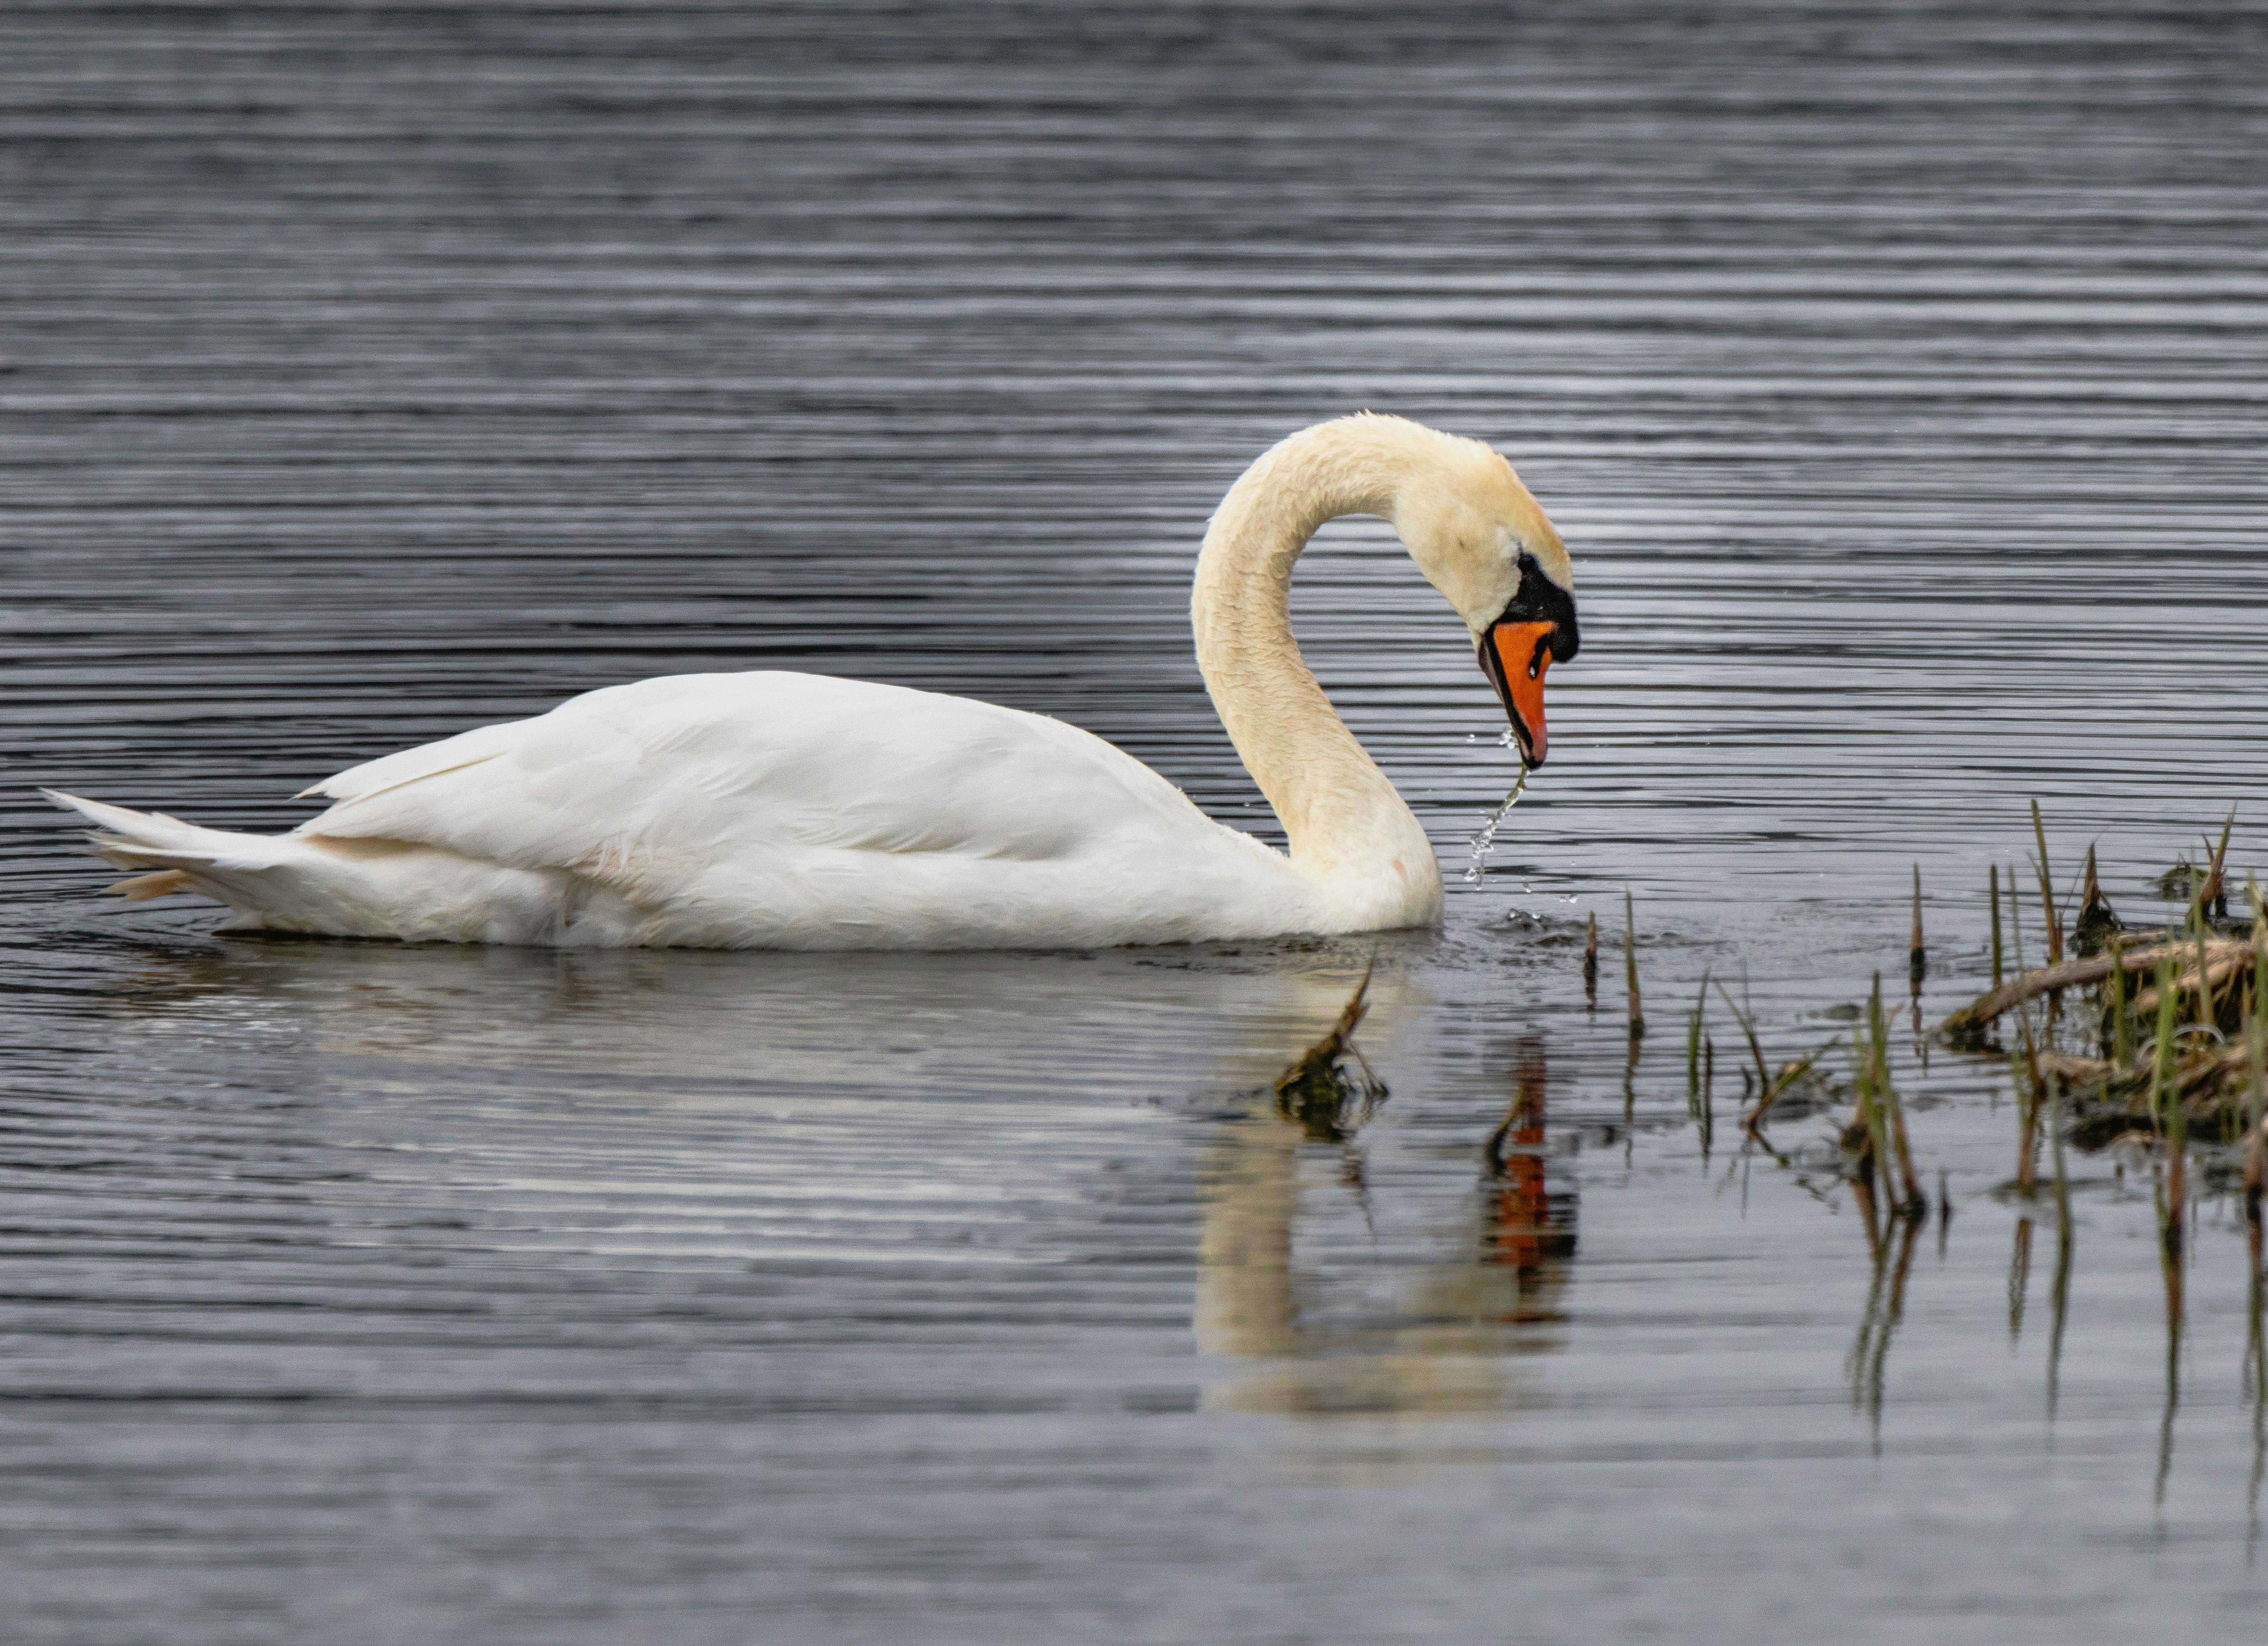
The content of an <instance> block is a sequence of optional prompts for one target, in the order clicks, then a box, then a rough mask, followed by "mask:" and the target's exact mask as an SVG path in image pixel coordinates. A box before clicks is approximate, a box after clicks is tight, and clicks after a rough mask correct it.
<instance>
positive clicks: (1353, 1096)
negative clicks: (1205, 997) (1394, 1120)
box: [1275, 966, 1387, 1143]
mask: <svg viewBox="0 0 2268 1646" xmlns="http://www.w3.org/2000/svg"><path fill="white" fill-rule="evenodd" d="M1371 970H1372V969H1371V967H1367V966H1366V967H1365V968H1364V969H1363V974H1362V981H1361V982H1360V983H1359V984H1357V985H1355V991H1354V994H1353V996H1352V997H1351V999H1349V1000H1348V1001H1347V1003H1346V1005H1345V1006H1344V1008H1342V1009H1341V1010H1340V1012H1339V1015H1338V1021H1337V1022H1335V1023H1333V1024H1332V1025H1331V1027H1330V1029H1329V1031H1328V1032H1326V1033H1325V1034H1324V1036H1323V1037H1322V1039H1320V1040H1318V1041H1316V1042H1315V1044H1314V1045H1312V1046H1309V1047H1308V1048H1307V1051H1306V1052H1302V1053H1301V1054H1300V1057H1299V1059H1298V1060H1297V1061H1295V1062H1294V1063H1293V1064H1292V1067H1289V1068H1287V1069H1285V1071H1284V1072H1283V1074H1279V1075H1278V1076H1277V1077H1276V1086H1275V1096H1276V1112H1277V1113H1278V1114H1280V1115H1282V1116H1283V1117H1284V1118H1285V1119H1286V1120H1291V1121H1294V1122H1296V1123H1298V1125H1299V1126H1300V1128H1301V1129H1302V1130H1303V1131H1305V1132H1306V1133H1307V1135H1308V1137H1309V1138H1311V1139H1313V1140H1314V1141H1316V1142H1318V1143H1344V1142H1345V1141H1346V1140H1348V1139H1350V1138H1351V1137H1352V1136H1353V1135H1354V1134H1355V1133H1356V1132H1357V1131H1359V1130H1360V1129H1361V1127H1362V1126H1364V1124H1365V1123H1366V1122H1367V1121H1368V1120H1369V1119H1370V1118H1371V1116H1372V1115H1373V1114H1375V1113H1377V1112H1378V1106H1379V1105H1380V1104H1381V1103H1384V1102H1385V1101H1386V1098H1387V1090H1386V1082H1385V1081H1381V1080H1380V1079H1379V1078H1378V1076H1377V1075H1376V1074H1374V1073H1373V1072H1372V1070H1371V1067H1370V1065H1369V1064H1368V1063H1367V1062H1366V1061H1364V1059H1363V1055H1362V1052H1360V1050H1359V1049H1358V1048H1357V1047H1356V1045H1355V1044H1354V1031H1355V1029H1356V1026H1357V1025H1358V1024H1359V1023H1360V1022H1362V1019H1363V1015H1364V1014H1365V1013H1366V1012H1367V1011H1368V1010H1369V1009H1370V978H1371Z"/></svg>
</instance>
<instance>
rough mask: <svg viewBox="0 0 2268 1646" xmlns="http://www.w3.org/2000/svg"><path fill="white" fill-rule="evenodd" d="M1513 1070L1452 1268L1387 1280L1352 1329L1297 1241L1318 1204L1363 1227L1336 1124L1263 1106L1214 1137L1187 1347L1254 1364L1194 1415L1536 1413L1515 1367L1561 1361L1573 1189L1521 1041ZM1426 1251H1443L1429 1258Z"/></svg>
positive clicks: (1353, 1162)
mask: <svg viewBox="0 0 2268 1646" xmlns="http://www.w3.org/2000/svg"><path fill="white" fill-rule="evenodd" d="M1381 1015H1388V1014H1386V1013H1381ZM1511 1062H1512V1068H1511V1084H1512V1087H1513V1099H1512V1103H1511V1106H1510V1109H1509V1110H1508V1111H1507V1112H1506V1116H1505V1118H1504V1121H1503V1124H1502V1125H1501V1126H1499V1127H1498V1128H1497V1130H1496V1132H1495V1133H1493V1134H1492V1135H1491V1137H1490V1139H1489V1141H1488V1143H1487V1145H1486V1146H1485V1148H1484V1150H1483V1151H1482V1157H1481V1159H1480V1161H1479V1163H1478V1164H1477V1166H1476V1168H1469V1169H1472V1170H1476V1184H1475V1187H1474V1191H1473V1193H1472V1195H1471V1197H1470V1199H1469V1202H1468V1204H1469V1207H1470V1211H1469V1219H1468V1221H1467V1222H1464V1224H1463V1225H1462V1227H1461V1228H1458V1229H1455V1230H1454V1233H1452V1234H1450V1235H1449V1236H1448V1238H1447V1244H1448V1246H1449V1248H1450V1250H1451V1251H1452V1252H1453V1253H1454V1255H1453V1256H1452V1257H1450V1258H1448V1259H1447V1261H1438V1260H1436V1261H1427V1260H1423V1259H1421V1260H1420V1261H1419V1262H1418V1263H1417V1264H1415V1265H1414V1266H1409V1267H1407V1268H1401V1269H1396V1270H1395V1271H1393V1272H1392V1273H1390V1276H1389V1285H1390V1288H1391V1295H1390V1297H1389V1299H1388V1302H1387V1303H1386V1304H1385V1306H1384V1308H1383V1309H1380V1308H1378V1307H1375V1306H1372V1307H1366V1308H1363V1309H1360V1310H1355V1311H1350V1310H1347V1309H1345V1308H1344V1307H1343V1306H1340V1307H1334V1306H1333V1300H1332V1299H1331V1298H1329V1296H1328V1295H1327V1294H1328V1293H1329V1292H1330V1291H1332V1290H1333V1289H1334V1288H1333V1287H1332V1286H1331V1284H1330V1282H1331V1281H1333V1280H1334V1279H1337V1278H1343V1277H1337V1276H1333V1275H1329V1274H1326V1273H1322V1272H1320V1271H1319V1269H1318V1268H1317V1267H1316V1266H1305V1265H1303V1264H1302V1262H1301V1260H1300V1222H1301V1214H1302V1212H1303V1210H1307V1211H1313V1210H1314V1209H1315V1206H1316V1202H1317V1201H1319V1200H1320V1199H1323V1198H1324V1197H1326V1196H1329V1195H1334V1194H1336V1195H1339V1196H1344V1197H1351V1198H1354V1199H1356V1200H1357V1201H1358V1203H1359V1205H1361V1206H1362V1208H1363V1211H1364V1215H1365V1217H1366V1219H1367V1217H1368V1215H1369V1213H1368V1208H1367V1206H1366V1194H1367V1185H1366V1182H1365V1176H1364V1171H1363V1167H1362V1162H1361V1159H1360V1156H1359V1155H1357V1154H1355V1153H1354V1148H1355V1144H1354V1140H1353V1138H1352V1137H1351V1134H1348V1133H1347V1128H1346V1126H1345V1124H1344V1120H1343V1121H1342V1122H1341V1124H1340V1125H1339V1126H1337V1127H1330V1126H1322V1125H1319V1124H1318V1121H1317V1118H1316V1117H1315V1116H1314V1114H1313V1113H1312V1112H1304V1113H1303V1112H1298V1111H1293V1112H1288V1113H1287V1112H1285V1105H1283V1104H1281V1103H1264V1102H1263V1103H1257V1104H1256V1105H1255V1107H1254V1108H1253V1109H1252V1111H1250V1112H1249V1113H1248V1114H1246V1115H1244V1116H1242V1117H1241V1118H1238V1119H1235V1120H1232V1121H1230V1122H1228V1123H1227V1124H1226V1125H1224V1126H1223V1127H1222V1128H1221V1131H1220V1133H1219V1137H1218V1138H1217V1139H1216V1140H1215V1141H1214V1142H1213V1144H1212V1145H1211V1148H1209V1149H1208V1150H1207V1151H1206V1155H1205V1158H1204V1163H1203V1165H1202V1167H1201V1169H1200V1173H1199V1180H1200V1192H1201V1195H1202V1204H1203V1207H1204V1222H1203V1228H1202V1230H1201V1234H1200V1238H1199V1244H1198V1271H1197V1313H1196V1327H1197V1344H1198V1347H1199V1348H1200V1349H1202V1350H1203V1351H1204V1353H1206V1354H1210V1355H1215V1356H1219V1357H1222V1358H1224V1359H1226V1360H1231V1361H1239V1362H1259V1364H1258V1365H1257V1366H1249V1367H1236V1368H1233V1369H1224V1370H1222V1371H1221V1372H1220V1373H1219V1375H1218V1376H1217V1377H1215V1378H1214V1380H1213V1381H1212V1382H1211V1384H1210V1385H1209V1386H1208V1388H1207V1390H1206V1391H1205V1403H1206V1405H1208V1406H1211V1407H1215V1408H1219V1409H1228V1410H1236V1411H1245V1412H1266V1413H1280V1414H1286V1415H1297V1416H1302V1417H1311V1418H1321V1417H1329V1416H1333V1415H1351V1416H1360V1417H1381V1416H1395V1417H1410V1418H1427V1417H1458V1416H1467V1415H1471V1414H1474V1413H1485V1412H1493V1411H1501V1410H1505V1409H1507V1408H1511V1407H1517V1406H1530V1405H1537V1404H1542V1403H1543V1401H1544V1399H1545V1398H1546V1397H1545V1395H1544V1393H1543V1391H1542V1390H1541V1389H1540V1388H1527V1387H1523V1386H1522V1385H1521V1384H1520V1382H1519V1381H1518V1380H1517V1378H1516V1377H1515V1376H1514V1374H1513V1365H1514V1362H1515V1361H1516V1359H1517V1357H1519V1356H1521V1355H1523V1354H1534V1353H1536V1352H1538V1351H1543V1350H1549V1349H1551V1348H1554V1347H1557V1346H1558V1342H1559V1337H1558V1333H1557V1331H1556V1329H1555V1328H1556V1327H1557V1324H1558V1323H1559V1322H1560V1321H1561V1320H1562V1318H1563V1316H1564V1300H1565V1292H1566V1288H1567V1286H1568V1283H1569V1277H1570V1272H1571V1271H1570V1259H1571V1258H1572V1255H1573V1252H1574V1247H1575V1204H1576V1203H1575V1195H1574V1192H1573V1191H1572V1187H1570V1188H1567V1189H1564V1190H1563V1189H1560V1188H1558V1187H1557V1185H1555V1183H1554V1181H1553V1171H1552V1163H1551V1159H1550V1153H1549V1149H1548V1143H1547V1135H1546V1108H1547V1103H1546V1097H1547V1092H1548V1089H1549V1085H1550V1081H1549V1074H1548V1070H1547V1066H1546V1062H1545V1059H1544V1053H1543V1044H1542V1043H1541V1042H1540V1041H1536V1040H1533V1039H1528V1040H1522V1041H1521V1042H1520V1043H1518V1044H1517V1045H1516V1046H1515V1047H1514V1049H1513V1057H1512V1059H1511ZM1334 1132H1337V1133H1340V1135H1337V1136H1334V1135H1333V1133H1334ZM1326 1150H1335V1151H1336V1152H1337V1156H1338V1158H1337V1163H1336V1164H1337V1170H1336V1171H1335V1172H1332V1173H1329V1174H1317V1173H1314V1172H1312V1171H1309V1170H1307V1168H1309V1167H1311V1166H1313V1165H1314V1164H1317V1163H1321V1162H1322V1161H1323V1160H1324V1159H1326V1158H1327V1155H1326V1153H1325V1151H1326ZM1468 1158H1469V1157H1468ZM1318 1177H1321V1178H1322V1181H1318V1180H1317V1179H1318ZM1427 1244H1428V1245H1429V1246H1432V1249H1433V1250H1435V1251H1438V1250H1439V1249H1440V1243H1439V1242H1438V1241H1429V1242H1428V1243H1427ZM1350 1313H1351V1317H1352V1318H1350Z"/></svg>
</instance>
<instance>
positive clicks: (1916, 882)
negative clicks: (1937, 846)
mask: <svg viewBox="0 0 2268 1646" xmlns="http://www.w3.org/2000/svg"><path fill="white" fill-rule="evenodd" d="M1927 971H1929V951H1928V949H1926V948H1924V947H1923V945H1922V941H1921V865H1920V864H1918V863H1917V864H1915V865H1914V866H1913V934H1912V937H1911V940H1910V941H1909V942H1908V943H1907V946H1906V975H1907V978H1909V980H1910V981H1911V983H1912V984H1913V985H1914V987H1916V988H1919V987H1920V986H1921V980H1922V978H1923V977H1924V975H1925V974H1926V973H1927Z"/></svg>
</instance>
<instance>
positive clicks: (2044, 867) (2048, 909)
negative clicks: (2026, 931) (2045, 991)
mask: <svg viewBox="0 0 2268 1646" xmlns="http://www.w3.org/2000/svg"><path fill="white" fill-rule="evenodd" d="M2032 838H2033V839H2034V840H2036V841H2037V842H2038V843H2039V848H2040V917H2041V918H2042V919H2044V920H2045V921H2046V922H2047V927H2048V964H2050V965H2051V966H2052V965H2054V964H2056V963H2058V961H2060V960H2062V958H2063V923H2062V922H2061V921H2060V920H2058V919H2057V918H2056V906H2055V880H2054V877H2053V871H2052V870H2051V868H2050V867H2049V864H2048V831H2047V825H2046V824H2045V823H2043V822H2042V821H2041V820H2040V803H2039V801H2037V800H2034V801H2032Z"/></svg>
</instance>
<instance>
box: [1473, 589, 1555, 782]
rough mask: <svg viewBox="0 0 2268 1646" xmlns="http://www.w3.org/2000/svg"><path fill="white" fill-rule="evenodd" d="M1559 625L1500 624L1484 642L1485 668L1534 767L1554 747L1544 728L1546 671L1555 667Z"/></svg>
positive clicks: (1525, 757) (1522, 752)
mask: <svg viewBox="0 0 2268 1646" xmlns="http://www.w3.org/2000/svg"><path fill="white" fill-rule="evenodd" d="M1557 626H1558V625H1557V624H1550V623H1500V624H1497V625H1496V626H1495V627H1494V628H1492V629H1491V630H1490V631H1488V638H1485V639H1484V640H1483V641H1482V642H1481V666H1482V667H1483V668H1485V669H1486V670H1487V671H1488V675H1489V678H1490V680H1491V681H1492V682H1494V683H1495V685H1496V690H1497V695H1498V696H1499V697H1500V698H1503V699H1504V712H1505V713H1506V714H1507V715H1509V716H1510V717H1511V719H1512V734H1513V736H1514V737H1516V738H1518V739H1519V740H1520V757H1521V759H1522V760H1524V761H1525V762H1527V763H1528V764H1529V765H1531V766H1540V765H1542V764H1543V757H1544V755H1545V754H1546V753H1547V752H1548V751H1549V749H1550V742H1551V740H1550V734H1549V733H1548V732H1546V731H1545V729H1544V726H1543V671H1544V670H1545V669H1547V668H1550V667H1551V647H1550V639H1551V636H1552V632H1553V631H1554V630H1556V629H1557Z"/></svg>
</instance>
